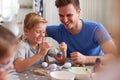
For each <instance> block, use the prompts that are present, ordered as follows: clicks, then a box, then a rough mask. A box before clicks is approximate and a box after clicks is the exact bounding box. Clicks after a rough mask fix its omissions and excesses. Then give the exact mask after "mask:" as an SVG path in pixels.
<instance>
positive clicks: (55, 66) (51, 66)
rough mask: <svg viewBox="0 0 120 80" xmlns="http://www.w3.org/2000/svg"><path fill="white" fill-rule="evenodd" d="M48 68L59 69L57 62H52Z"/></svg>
mask: <svg viewBox="0 0 120 80" xmlns="http://www.w3.org/2000/svg"><path fill="white" fill-rule="evenodd" d="M48 69H50V70H56V69H57V65H56V64H50V65H49V67H48Z"/></svg>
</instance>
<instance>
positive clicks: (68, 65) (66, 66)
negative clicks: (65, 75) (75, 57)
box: [63, 62, 72, 68]
mask: <svg viewBox="0 0 120 80" xmlns="http://www.w3.org/2000/svg"><path fill="white" fill-rule="evenodd" d="M71 66H72V64H71V63H70V62H66V63H65V64H64V65H63V67H64V68H69V67H71Z"/></svg>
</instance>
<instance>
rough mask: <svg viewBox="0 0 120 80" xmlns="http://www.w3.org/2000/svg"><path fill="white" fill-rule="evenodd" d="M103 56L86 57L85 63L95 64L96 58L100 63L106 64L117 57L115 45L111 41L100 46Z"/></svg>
mask: <svg viewBox="0 0 120 80" xmlns="http://www.w3.org/2000/svg"><path fill="white" fill-rule="evenodd" d="M100 46H101V49H102V51H103V52H104V55H103V56H86V59H85V63H93V64H94V63H95V60H96V58H100V59H101V62H103V63H104V64H105V63H108V62H110V61H111V60H113V59H114V58H115V57H116V55H117V49H116V45H115V43H114V41H113V40H109V41H106V42H104V43H103V44H101V45H100Z"/></svg>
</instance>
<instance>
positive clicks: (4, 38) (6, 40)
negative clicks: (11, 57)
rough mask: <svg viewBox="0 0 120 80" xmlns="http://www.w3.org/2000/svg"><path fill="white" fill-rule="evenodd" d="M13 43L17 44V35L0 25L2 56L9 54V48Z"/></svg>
mask: <svg viewBox="0 0 120 80" xmlns="http://www.w3.org/2000/svg"><path fill="white" fill-rule="evenodd" d="M12 45H17V38H16V36H15V35H14V34H13V33H12V32H10V31H9V30H8V29H6V28H5V27H4V26H2V25H0V58H2V57H4V56H6V55H7V52H8V49H9V48H10V47H11V46H12Z"/></svg>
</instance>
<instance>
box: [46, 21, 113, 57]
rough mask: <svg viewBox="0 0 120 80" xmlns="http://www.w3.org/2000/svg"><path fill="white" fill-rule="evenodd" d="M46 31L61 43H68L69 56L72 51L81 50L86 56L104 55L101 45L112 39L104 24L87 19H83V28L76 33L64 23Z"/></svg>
mask: <svg viewBox="0 0 120 80" xmlns="http://www.w3.org/2000/svg"><path fill="white" fill-rule="evenodd" d="M46 32H47V35H48V36H50V37H52V38H53V39H55V40H56V41H58V42H59V43H61V42H65V43H66V44H67V46H68V49H67V56H68V57H70V53H71V52H80V53H82V54H83V55H86V56H98V55H103V54H104V53H103V51H102V50H101V47H100V45H101V44H103V43H104V42H106V41H108V40H111V37H110V35H109V34H108V32H107V31H106V29H105V28H104V27H103V25H101V24H98V23H95V22H90V21H86V20H82V30H81V31H80V33H78V34H76V35H72V34H71V33H69V32H68V31H67V30H66V29H65V27H64V25H63V24H60V25H52V26H48V27H47V29H46Z"/></svg>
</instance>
